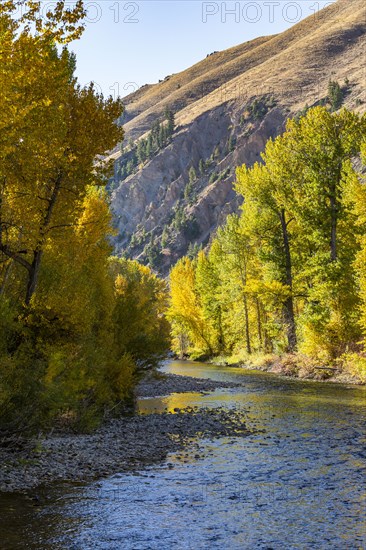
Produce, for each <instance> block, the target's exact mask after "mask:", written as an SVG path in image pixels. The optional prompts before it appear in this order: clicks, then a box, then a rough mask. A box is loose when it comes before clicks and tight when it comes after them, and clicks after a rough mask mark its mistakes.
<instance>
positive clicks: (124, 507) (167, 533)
mask: <svg viewBox="0 0 366 550" xmlns="http://www.w3.org/2000/svg"><path fill="white" fill-rule="evenodd" d="M163 370H165V371H166V372H174V373H176V374H184V375H189V376H198V377H201V378H206V377H207V378H212V379H215V380H232V381H238V380H240V381H241V382H242V383H243V387H240V388H231V389H228V390H217V391H215V392H212V393H208V394H206V395H200V394H195V393H187V394H175V395H172V396H169V397H166V398H158V399H156V398H155V399H141V400H140V401H139V412H140V413H141V414H148V413H150V412H152V411H154V412H156V411H164V410H166V409H168V410H171V411H174V408H176V407H184V406H187V405H190V406H198V407H201V406H204V407H216V406H225V407H235V408H236V409H242V410H243V412H244V414H245V417H246V418H247V424H248V427H249V428H252V429H253V431H254V433H253V435H251V436H249V437H247V438H233V437H231V438H221V439H218V440H215V441H201V442H200V447H201V448H200V450H199V451H197V448H195V447H194V446H192V448H187V449H186V450H185V451H183V452H180V453H175V454H172V455H170V456H169V461H168V463H166V464H164V465H161V466H157V467H150V468H148V469H146V470H143V471H140V472H137V473H131V474H121V475H117V476H113V477H110V478H108V479H105V480H103V481H100V482H95V483H90V484H84V485H83V484H81V485H80V484H79V485H75V484H73V485H62V486H55V487H52V488H49V489H47V490H46V489H45V490H43V491H41V492H38V494H37V496H38V498H39V501H35V500H33V499H32V495H29V496H27V497H16V496H6V497H0V506H1V520H2V523H1V525H0V535H1V538H0V548H4V549H9V550H10V549H12V548H14V549H15V548H22V549H23V548H30V549H33V548H35V549H40V550H42V549H52V548H54V549H82V550H84V549H85V550H86V549H108V550H109V549H113V550H114V549H133V550H135V549H136V550H139V549H141V550H147V549H163V550H165V549H171V548H174V549H175V548H176V549H182V550H186V549H192V550H198V549H206V548H207V549H211V548H213V549H216V548H217V549H218V548H220V549H230V550H231V549H248V550H249V549H250V550H251V549H255V548H261V549H267V550H269V549H275V550H277V549H278V550H283V549H286V550H288V549H295V548H299V549H300V548H301V549H306V550H308V549H323V548H324V549H338V548H339V549H340V550H344V549H347V550H348V549H364V548H366V523H365V521H366V517H365V509H366V502H365V494H366V492H365V474H366V450H365V441H366V437H365V417H366V401H365V397H366V393H365V388H356V387H347V386H340V385H335V384H321V383H312V382H306V381H305V382H304V381H292V380H283V379H279V378H277V377H275V376H273V375H270V374H265V373H254V372H253V371H244V370H242V369H233V368H223V367H214V366H210V365H204V364H196V363H189V362H179V361H174V362H170V363H167V364H166V365H165V366H164V367H163Z"/></svg>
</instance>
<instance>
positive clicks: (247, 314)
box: [244, 295, 252, 355]
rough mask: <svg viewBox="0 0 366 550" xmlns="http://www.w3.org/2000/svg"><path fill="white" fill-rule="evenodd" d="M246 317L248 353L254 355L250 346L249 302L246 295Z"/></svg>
mask: <svg viewBox="0 0 366 550" xmlns="http://www.w3.org/2000/svg"><path fill="white" fill-rule="evenodd" d="M244 315H245V340H246V348H247V353H248V354H249V355H250V354H251V353H252V348H251V345H250V331H249V312H248V302H247V297H246V296H245V295H244Z"/></svg>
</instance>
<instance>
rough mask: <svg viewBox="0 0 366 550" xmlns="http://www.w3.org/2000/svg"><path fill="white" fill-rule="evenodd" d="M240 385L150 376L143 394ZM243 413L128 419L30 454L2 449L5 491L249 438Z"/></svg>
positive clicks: (50, 440) (48, 440)
mask: <svg viewBox="0 0 366 550" xmlns="http://www.w3.org/2000/svg"><path fill="white" fill-rule="evenodd" d="M237 385H238V384H235V383H232V384H230V383H221V382H213V381H212V380H202V379H193V378H190V377H185V376H176V375H164V376H161V375H158V376H157V377H156V376H153V375H148V376H147V377H146V379H145V380H144V381H142V382H141V383H140V384H139V386H138V388H137V395H138V396H141V397H148V396H150V397H154V396H158V395H167V394H169V393H172V392H192V391H200V392H206V391H211V390H214V389H216V388H217V387H229V386H230V387H235V386H237ZM248 434H249V432H248V430H247V429H246V427H245V424H244V421H243V411H242V410H241V411H240V412H237V411H235V410H232V411H230V410H227V409H220V408H218V409H200V410H197V409H192V408H188V409H183V410H176V411H175V414H171V413H164V414H149V415H141V416H137V415H136V416H129V417H123V418H120V419H118V420H113V421H111V422H109V423H107V424H105V425H103V426H102V427H101V428H100V429H99V430H98V431H97V432H95V433H93V434H91V435H60V436H48V437H44V438H43V439H41V440H38V441H37V442H35V443H34V444H32V445H30V446H29V448H28V449H22V450H17V451H15V450H10V449H9V450H5V449H0V464H1V469H0V491H3V492H17V491H25V490H28V489H32V488H35V487H37V486H40V485H43V484H47V483H51V482H55V481H61V480H65V481H84V480H89V479H96V478H99V477H103V476H108V475H110V474H113V473H117V472H122V471H126V470H131V469H134V468H135V469H138V468H141V467H144V466H146V465H148V464H154V463H158V462H161V461H163V460H165V459H166V458H167V455H168V453H170V452H173V451H177V450H179V449H182V448H183V447H184V446H185V445H186V444H187V443H192V441H194V440H196V442H198V439H199V438H200V437H209V438H215V437H219V436H237V437H238V436H245V435H248Z"/></svg>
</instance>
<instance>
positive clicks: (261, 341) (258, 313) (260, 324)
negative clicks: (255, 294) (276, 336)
mask: <svg viewBox="0 0 366 550" xmlns="http://www.w3.org/2000/svg"><path fill="white" fill-rule="evenodd" d="M256 305H257V329H258V340H259V344H260V347H262V344H263V338H262V318H261V306H260V303H259V300H258V298H256Z"/></svg>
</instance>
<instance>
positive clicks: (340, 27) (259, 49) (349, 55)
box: [124, 0, 366, 138]
mask: <svg viewBox="0 0 366 550" xmlns="http://www.w3.org/2000/svg"><path fill="white" fill-rule="evenodd" d="M365 18H366V4H365V2H364V1H363V0H338V2H336V3H335V4H332V5H331V6H329V7H327V8H325V9H324V10H322V11H321V12H319V13H318V14H316V15H313V16H310V17H309V18H307V19H305V20H304V21H302V22H300V23H299V24H297V25H295V26H294V27H292V28H291V29H289V30H287V31H285V32H284V33H282V34H279V35H275V36H272V37H264V38H258V39H256V40H253V41H250V42H247V43H245V44H242V45H239V46H236V47H234V48H231V49H229V50H226V51H224V52H219V53H216V54H214V55H211V56H209V57H208V58H206V59H204V60H203V61H201V62H200V63H197V64H196V65H194V66H193V67H191V68H189V69H187V70H185V71H183V72H181V73H178V74H176V75H172V76H171V77H170V78H169V79H168V80H165V81H163V82H162V83H159V84H156V85H153V86H146V87H145V88H142V89H140V90H138V91H137V92H135V93H134V94H131V95H130V96H128V97H127V98H126V118H125V124H124V126H125V130H126V133H127V135H131V136H132V137H133V138H136V137H138V136H139V135H142V134H143V133H145V132H146V131H147V130H148V129H149V128H150V126H151V123H152V121H153V120H155V119H156V118H157V117H158V116H161V114H162V113H163V112H164V110H165V108H167V107H169V108H173V109H174V110H175V111H178V115H177V121H178V123H180V124H189V123H190V122H191V121H192V120H194V118H196V117H197V116H199V115H200V114H202V113H203V112H205V111H207V110H209V109H213V108H215V107H216V106H217V105H220V104H221V103H223V102H224V101H229V100H234V101H240V102H245V99H246V98H248V97H252V96H254V95H259V94H260V93H264V92H269V91H273V93H274V94H275V95H276V97H277V98H278V99H280V100H281V102H283V104H284V105H285V106H289V107H290V108H291V110H297V109H298V108H299V106H301V105H303V104H304V103H305V102H306V101H307V102H309V103H313V102H314V101H316V100H317V99H318V98H319V97H321V96H324V95H326V88H327V83H328V80H329V78H330V77H334V78H337V79H338V80H341V79H342V78H343V79H344V78H346V77H348V79H349V80H350V81H351V82H352V83H353V84H354V86H355V88H356V89H357V90H358V92H359V93H360V94H361V93H364V83H365V76H366V75H365V63H362V59H365V54H366V51H365V34H364V33H365ZM178 86H180V87H179V88H178Z"/></svg>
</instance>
